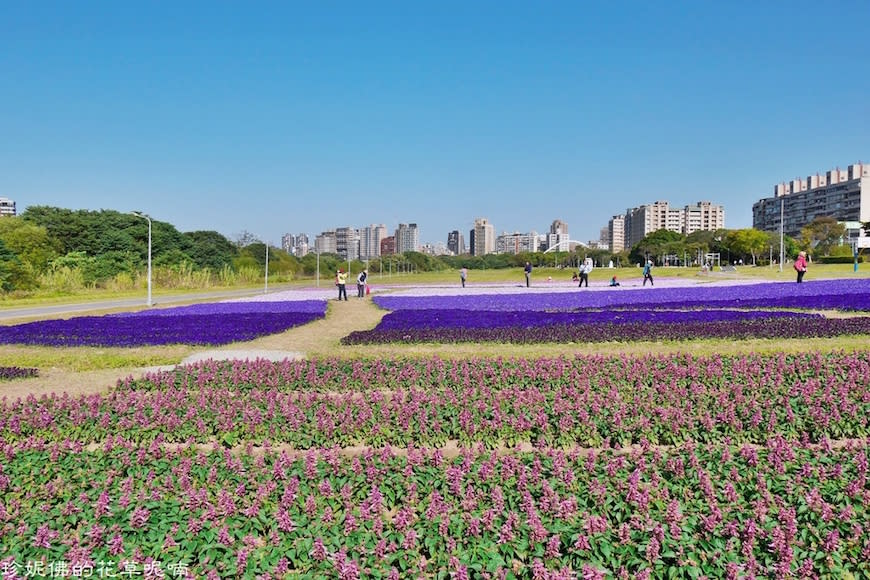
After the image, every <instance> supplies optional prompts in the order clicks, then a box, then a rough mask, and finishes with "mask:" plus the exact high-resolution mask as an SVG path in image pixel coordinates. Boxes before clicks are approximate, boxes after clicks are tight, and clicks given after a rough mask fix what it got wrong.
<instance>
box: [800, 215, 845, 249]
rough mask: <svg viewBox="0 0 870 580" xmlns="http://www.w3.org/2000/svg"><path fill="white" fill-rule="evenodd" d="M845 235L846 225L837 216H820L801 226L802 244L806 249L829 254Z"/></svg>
mask: <svg viewBox="0 0 870 580" xmlns="http://www.w3.org/2000/svg"><path fill="white" fill-rule="evenodd" d="M845 235H846V226H845V225H843V224H841V223H839V222H837V220H836V218H833V217H830V216H819V217H817V218H816V219H814V220H813V221H811V222H810V223H809V224H807V225H805V226H804V227H803V228H801V245H802V246H803V248H804V249H805V250H810V249H815V253H817V254H820V255H822V256H827V255H829V254H830V253H831V248H832V247H833V246H835V245H838V244H839V243H840V241H841V240H842V238H843V236H845Z"/></svg>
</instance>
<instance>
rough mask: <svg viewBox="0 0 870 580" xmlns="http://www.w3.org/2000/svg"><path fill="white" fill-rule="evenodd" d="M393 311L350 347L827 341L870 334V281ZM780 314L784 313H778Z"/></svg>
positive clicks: (504, 299) (574, 295)
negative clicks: (835, 314) (836, 314)
mask: <svg viewBox="0 0 870 580" xmlns="http://www.w3.org/2000/svg"><path fill="white" fill-rule="evenodd" d="M374 300H375V303H376V304H378V305H379V306H381V307H382V308H386V309H388V310H391V312H389V313H388V314H387V315H386V316H384V318H383V320H382V321H381V323H380V324H379V325H378V326H377V327H376V328H374V329H373V330H368V331H357V332H354V333H351V334H350V335H349V336H347V337H345V339H344V341H343V342H344V343H345V344H370V343H392V342H397V343H403V342H447V343H449V342H506V343H539V342H610V341H617V342H632V341H661V340H669V341H680V340H692V339H699V338H713V339H716V338H718V339H748V338H819V337H832V336H841V335H866V334H870V316H855V317H850V318H845V319H844V318H836V319H832V318H826V317H823V316H821V315H819V314H814V313H809V312H793V311H787V310H782V309H784V308H790V309H793V310H813V311H817V310H841V311H850V312H870V281H868V280H828V281H819V282H811V283H806V284H801V285H798V284H783V283H763V284H746V285H736V286H715V287H709V286H699V285H695V286H685V287H678V288H662V289H654V288H649V289H627V290H624V291H623V290H620V289H613V290H611V291H603V290H602V291H596V292H583V291H580V290H578V291H574V292H564V291H562V292H549V293H547V292H532V293H525V294H523V293H517V292H512V293H506V294H473V295H455V294H453V295H445V296H438V295H432V296H389V295H385V296H376V297H375V298H374ZM776 309H779V310H776Z"/></svg>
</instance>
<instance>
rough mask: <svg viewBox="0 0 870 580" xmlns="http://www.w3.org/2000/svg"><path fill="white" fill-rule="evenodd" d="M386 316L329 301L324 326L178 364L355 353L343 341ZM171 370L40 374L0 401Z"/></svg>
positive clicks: (80, 390) (6, 387) (13, 385)
mask: <svg viewBox="0 0 870 580" xmlns="http://www.w3.org/2000/svg"><path fill="white" fill-rule="evenodd" d="M384 314H385V311H383V310H380V309H379V308H377V307H376V306H375V305H374V304H373V303H372V301H371V300H369V299H366V300H357V299H355V298H351V299H350V300H348V301H342V302H338V301H336V300H330V301H329V303H328V308H327V311H326V317H325V318H323V319H321V320H317V321H315V322H312V323H310V324H305V325H303V326H297V327H296V328H291V329H290V330H288V331H286V332H282V333H281V334H273V335H270V336H264V337H262V338H258V339H255V340H252V341H250V342H245V343H235V344H230V345H226V346H225V347H220V348H213V349H208V350H204V351H200V352H195V353H193V354H191V355H188V356H187V357H185V358H184V359H183V360H180V361H179V363H180V364H187V363H190V362H196V361H199V360H207V359H210V358H211V359H215V360H219V359H236V358H237V359H243V360H244V359H256V358H266V359H269V360H283V359H285V358H290V359H296V358H306V357H328V356H335V355H336V353H337V352H338V351H339V349H348V348H352V347H344V346H342V345H341V343H340V340H341V338H342V337H343V336H345V335H347V334H348V333H350V332H352V331H354V330H368V329H371V328H374V327H375V326H376V325H377V323H378V322H380V320H381V318H382V317H383V315H384ZM357 348H358V347H357ZM171 368H173V367H172V366H165V367H147V368H120V369H118V368H115V369H100V370H95V371H85V372H79V373H75V372H70V371H69V370H66V369H52V368H45V369H43V368H40V369H39V376H38V377H36V378H32V379H19V380H15V381H11V382H8V383H0V397H6V398H7V400H9V401H14V400H15V399H16V398H19V397H21V398H25V397H27V396H29V395H33V396H35V397H37V398H39V397H41V396H42V395H50V394H51V393H57V394H60V393H64V392H65V393H67V394H69V395H70V396H76V395H84V394H92V393H104V392H106V391H108V390H109V389H110V388H112V387H114V386H115V385H116V384H117V382H118V379H123V378H126V377H129V376H133V377H137V378H138V377H142V376H144V375H145V374H147V373H149V372H156V371H158V370H167V369H171Z"/></svg>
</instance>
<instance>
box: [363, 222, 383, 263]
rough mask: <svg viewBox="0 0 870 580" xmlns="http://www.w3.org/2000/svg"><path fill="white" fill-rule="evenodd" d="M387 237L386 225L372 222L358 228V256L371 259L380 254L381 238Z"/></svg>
mask: <svg viewBox="0 0 870 580" xmlns="http://www.w3.org/2000/svg"><path fill="white" fill-rule="evenodd" d="M386 237H387V226H385V225H384V224H372V225H370V226H366V227H364V228H360V230H359V257H360V259H361V260H371V259H373V258H377V257H378V256H380V255H381V240H383V239H384V238H386Z"/></svg>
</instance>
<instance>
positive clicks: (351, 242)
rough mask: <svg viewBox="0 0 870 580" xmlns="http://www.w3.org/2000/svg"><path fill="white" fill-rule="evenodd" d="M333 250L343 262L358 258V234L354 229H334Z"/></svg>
mask: <svg viewBox="0 0 870 580" xmlns="http://www.w3.org/2000/svg"><path fill="white" fill-rule="evenodd" d="M335 248H336V252H338V255H339V256H341V257H342V258H344V259H345V260H356V259H358V258H359V232H358V231H357V230H356V228H351V227H346V228H336V230H335Z"/></svg>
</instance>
